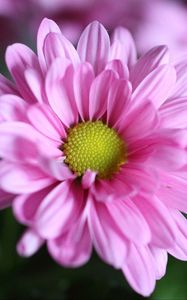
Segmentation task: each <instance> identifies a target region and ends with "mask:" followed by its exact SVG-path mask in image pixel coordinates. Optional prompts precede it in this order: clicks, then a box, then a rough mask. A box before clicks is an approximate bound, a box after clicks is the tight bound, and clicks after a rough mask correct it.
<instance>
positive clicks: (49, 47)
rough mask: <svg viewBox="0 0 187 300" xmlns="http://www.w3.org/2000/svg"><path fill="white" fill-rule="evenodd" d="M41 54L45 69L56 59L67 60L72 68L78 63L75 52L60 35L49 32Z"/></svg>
mask: <svg viewBox="0 0 187 300" xmlns="http://www.w3.org/2000/svg"><path fill="white" fill-rule="evenodd" d="M43 52H44V57H45V60H46V65H47V67H49V66H50V65H51V64H52V62H53V61H54V60H55V59H56V58H58V57H61V58H67V59H69V60H70V61H71V62H72V64H73V65H74V66H77V65H78V64H79V62H80V59H79V56H78V54H77V51H76V50H75V48H74V47H73V45H72V44H71V43H70V42H69V41H68V39H66V38H65V36H63V34H62V33H61V34H60V33H55V32H50V33H49V34H48V35H47V36H46V38H45V40H44V47H43Z"/></svg>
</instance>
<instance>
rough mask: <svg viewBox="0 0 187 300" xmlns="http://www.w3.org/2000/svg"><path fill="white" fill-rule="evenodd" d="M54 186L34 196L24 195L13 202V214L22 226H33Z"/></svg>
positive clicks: (33, 194)
mask: <svg viewBox="0 0 187 300" xmlns="http://www.w3.org/2000/svg"><path fill="white" fill-rule="evenodd" d="M53 188H54V185H51V186H49V187H47V188H44V189H42V190H39V191H38V192H35V193H32V194H22V195H20V196H17V197H16V198H15V199H14V201H13V212H14V215H15V216H16V218H17V220H19V222H21V223H22V224H25V225H28V226H33V225H34V222H35V215H36V213H37V210H38V208H39V206H40V205H41V202H42V201H43V199H44V198H45V197H46V196H47V195H48V194H49V193H50V192H51V190H52V189H53Z"/></svg>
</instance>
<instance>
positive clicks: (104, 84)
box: [89, 70, 116, 120]
mask: <svg viewBox="0 0 187 300" xmlns="http://www.w3.org/2000/svg"><path fill="white" fill-rule="evenodd" d="M115 78H116V77H115V73H114V72H113V71H110V70H106V71H103V72H102V73H101V74H100V75H98V76H97V77H96V78H95V80H94V81H93V83H92V85H91V88H90V96H89V117H90V120H93V119H94V120H95V119H96V120H97V119H100V118H101V117H102V116H103V114H104V113H105V112H106V109H107V98H108V93H109V89H110V86H111V84H112V82H113V81H114V79H115Z"/></svg>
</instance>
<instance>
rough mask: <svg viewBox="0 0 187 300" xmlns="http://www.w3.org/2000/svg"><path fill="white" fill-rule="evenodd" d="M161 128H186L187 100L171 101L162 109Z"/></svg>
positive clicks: (177, 99)
mask: <svg viewBox="0 0 187 300" xmlns="http://www.w3.org/2000/svg"><path fill="white" fill-rule="evenodd" d="M160 119H161V120H160V121H161V126H163V127H166V128H186V124H187V98H176V99H171V100H169V101H167V102H166V103H164V105H162V106H161V108H160Z"/></svg>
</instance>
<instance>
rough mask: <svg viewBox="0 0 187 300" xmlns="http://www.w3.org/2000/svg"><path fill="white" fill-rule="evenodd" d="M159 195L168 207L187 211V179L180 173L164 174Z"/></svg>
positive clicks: (161, 178)
mask: <svg viewBox="0 0 187 300" xmlns="http://www.w3.org/2000/svg"><path fill="white" fill-rule="evenodd" d="M160 182H161V187H160V189H159V191H158V193H157V195H158V197H159V198H160V199H161V201H163V202H164V203H165V204H166V205H167V206H168V207H172V208H175V209H178V210H180V211H183V212H187V201H186V195H187V181H186V180H185V179H183V178H182V177H181V176H180V173H179V174H173V175H172V174H162V175H161V177H160Z"/></svg>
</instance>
